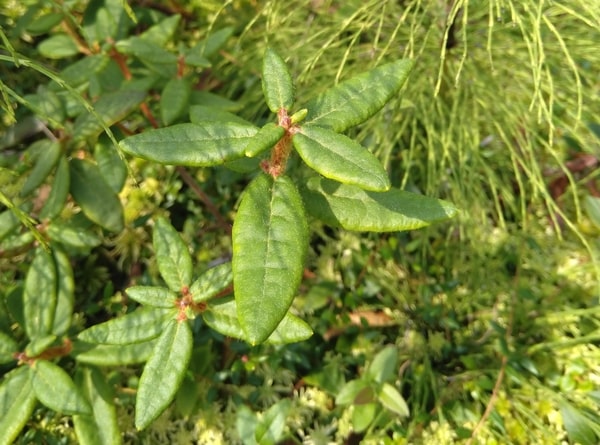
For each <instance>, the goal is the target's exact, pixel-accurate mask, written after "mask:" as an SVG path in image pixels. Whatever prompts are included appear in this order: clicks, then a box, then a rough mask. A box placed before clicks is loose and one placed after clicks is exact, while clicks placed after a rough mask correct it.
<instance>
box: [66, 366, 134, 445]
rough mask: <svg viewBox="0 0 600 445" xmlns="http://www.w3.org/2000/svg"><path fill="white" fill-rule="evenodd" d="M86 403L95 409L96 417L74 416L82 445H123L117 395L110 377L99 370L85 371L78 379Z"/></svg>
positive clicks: (78, 437) (90, 369)
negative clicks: (115, 402) (109, 382)
mask: <svg viewBox="0 0 600 445" xmlns="http://www.w3.org/2000/svg"><path fill="white" fill-rule="evenodd" d="M76 382H77V386H78V387H80V388H82V390H83V393H84V395H85V397H86V399H87V400H88V401H89V402H90V404H91V406H92V413H93V414H92V415H91V416H85V415H77V416H73V423H74V426H75V433H76V434H77V439H78V441H79V443H80V444H81V445H119V444H121V443H122V440H121V432H120V430H119V424H118V421H117V410H116V409H115V405H114V403H113V400H114V398H115V394H114V391H113V390H112V388H111V386H110V385H109V384H108V383H107V381H106V377H105V376H104V375H103V374H102V373H101V372H100V371H99V370H98V369H96V368H85V369H84V370H83V372H80V373H79V374H78V375H77V378H76Z"/></svg>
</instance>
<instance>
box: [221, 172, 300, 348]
mask: <svg viewBox="0 0 600 445" xmlns="http://www.w3.org/2000/svg"><path fill="white" fill-rule="evenodd" d="M232 242H233V261H232V265H233V286H234V290H235V299H236V303H237V309H238V313H239V319H240V323H241V325H242V328H243V329H244V332H245V333H246V335H245V338H247V339H248V341H249V342H250V343H252V344H256V343H260V342H262V341H264V340H266V339H267V338H268V337H269V335H271V333H272V332H273V331H274V330H275V328H276V327H277V325H278V324H279V323H280V322H281V320H282V319H283V317H284V316H285V314H286V313H287V310H288V309H289V307H290V304H291V303H292V300H293V298H294V294H295V293H296V289H297V288H298V285H299V284H300V280H301V278H302V271H303V267H304V257H305V254H306V250H307V247H308V224H307V222H306V215H305V213H304V207H303V205H302V199H301V198H300V195H299V194H298V191H297V189H296V186H295V185H294V183H293V182H292V181H291V180H290V179H289V178H287V177H285V176H280V177H279V178H277V179H273V178H272V177H271V176H267V175H262V174H261V175H259V176H258V177H256V178H255V179H254V180H253V181H252V182H251V183H250V185H249V186H248V187H247V188H246V190H245V191H244V194H243V195H242V199H241V203H240V207H239V209H238V213H237V216H236V219H235V222H234V224H233V233H232Z"/></svg>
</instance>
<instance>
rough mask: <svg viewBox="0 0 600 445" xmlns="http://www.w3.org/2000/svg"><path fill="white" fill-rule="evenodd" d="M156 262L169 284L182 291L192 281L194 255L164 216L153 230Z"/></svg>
mask: <svg viewBox="0 0 600 445" xmlns="http://www.w3.org/2000/svg"><path fill="white" fill-rule="evenodd" d="M153 244H154V251H155V252H156V262H157V264H158V270H159V271H160V274H161V276H162V277H163V279H164V280H165V283H167V286H169V288H170V289H171V290H172V291H174V292H181V290H182V289H183V288H184V287H189V286H190V284H191V281H192V257H191V255H190V252H189V250H188V246H187V245H186V244H185V243H184V242H183V240H182V239H181V236H179V233H177V231H176V230H175V229H174V228H173V226H171V224H169V222H168V221H167V220H166V219H164V218H158V219H157V220H156V224H155V225H154V232H153Z"/></svg>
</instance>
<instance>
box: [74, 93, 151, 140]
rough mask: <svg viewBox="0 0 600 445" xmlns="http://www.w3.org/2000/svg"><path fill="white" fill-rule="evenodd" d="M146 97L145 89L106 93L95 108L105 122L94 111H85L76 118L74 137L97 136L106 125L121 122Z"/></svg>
mask: <svg viewBox="0 0 600 445" xmlns="http://www.w3.org/2000/svg"><path fill="white" fill-rule="evenodd" d="M145 98H146V92H145V91H138V90H132V89H127V90H120V91H115V92H113V93H105V94H103V95H102V96H101V97H100V99H98V101H97V102H96V103H94V110H95V111H96V113H97V115H98V116H100V118H101V119H102V121H103V122H99V121H98V117H97V116H95V115H94V114H92V113H84V114H82V115H81V116H79V117H78V118H77V119H76V120H75V125H74V127H73V138H74V139H75V140H84V139H87V138H90V137H96V136H98V135H99V134H100V133H102V131H103V130H104V126H107V127H110V126H111V125H113V124H114V123H116V122H119V121H120V120H122V119H123V118H125V116H127V115H128V114H129V113H131V112H132V111H133V110H134V109H136V108H137V107H138V106H139V105H140V104H141V103H142V101H143V100H144V99H145Z"/></svg>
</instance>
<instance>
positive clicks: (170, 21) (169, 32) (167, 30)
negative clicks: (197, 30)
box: [140, 14, 181, 46]
mask: <svg viewBox="0 0 600 445" xmlns="http://www.w3.org/2000/svg"><path fill="white" fill-rule="evenodd" d="M180 20H181V15H179V14H174V15H170V16H167V17H166V18H164V19H163V20H161V21H160V22H159V23H157V24H156V25H154V26H151V27H150V28H148V30H146V31H144V32H143V33H142V34H141V35H140V38H141V39H144V40H146V41H149V42H153V43H156V44H157V45H161V46H164V45H166V44H167V43H168V42H169V40H171V39H172V38H173V35H174V34H175V31H177V28H178V26H179V22H180Z"/></svg>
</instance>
